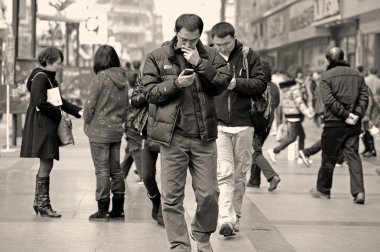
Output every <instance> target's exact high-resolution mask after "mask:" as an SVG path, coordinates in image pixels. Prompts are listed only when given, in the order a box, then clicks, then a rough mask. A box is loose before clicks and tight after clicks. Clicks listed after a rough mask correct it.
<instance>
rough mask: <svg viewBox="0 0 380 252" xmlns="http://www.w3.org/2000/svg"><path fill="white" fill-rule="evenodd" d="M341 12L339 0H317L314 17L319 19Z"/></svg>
mask: <svg viewBox="0 0 380 252" xmlns="http://www.w3.org/2000/svg"><path fill="white" fill-rule="evenodd" d="M337 14H339V1H338V0H315V2H314V19H315V20H319V19H323V18H326V17H330V16H333V15H337Z"/></svg>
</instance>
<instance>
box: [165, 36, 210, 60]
mask: <svg viewBox="0 0 380 252" xmlns="http://www.w3.org/2000/svg"><path fill="white" fill-rule="evenodd" d="M177 41H178V40H177V36H174V38H173V39H172V40H171V41H170V44H169V57H168V59H169V60H170V61H171V62H178V60H177V57H176V53H181V49H175V45H176V44H177ZM196 47H197V50H198V53H199V57H201V58H202V59H208V53H207V51H206V49H205V48H204V46H203V44H202V42H201V40H198V43H197V45H196Z"/></svg>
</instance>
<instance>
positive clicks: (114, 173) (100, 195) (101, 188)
mask: <svg viewBox="0 0 380 252" xmlns="http://www.w3.org/2000/svg"><path fill="white" fill-rule="evenodd" d="M120 143H121V142H115V143H96V142H90V148H91V156H92V161H93V162H94V166H95V175H96V195H95V196H96V200H101V199H108V198H109V197H110V191H112V193H113V194H115V193H117V194H123V195H124V192H125V184H124V176H123V172H122V171H121V168H120Z"/></svg>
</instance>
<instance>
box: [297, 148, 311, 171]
mask: <svg viewBox="0 0 380 252" xmlns="http://www.w3.org/2000/svg"><path fill="white" fill-rule="evenodd" d="M298 153H299V157H300V158H301V159H302V161H303V163H304V164H305V165H306V166H307V167H310V162H309V157H307V156H306V155H305V152H304V151H303V150H299V151H298Z"/></svg>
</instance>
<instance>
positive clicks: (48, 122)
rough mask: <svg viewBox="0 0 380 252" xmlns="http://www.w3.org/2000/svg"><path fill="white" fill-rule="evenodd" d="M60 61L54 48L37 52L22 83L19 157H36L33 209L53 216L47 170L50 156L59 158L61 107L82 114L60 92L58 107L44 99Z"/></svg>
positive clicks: (46, 97)
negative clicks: (25, 98) (24, 98)
mask: <svg viewBox="0 0 380 252" xmlns="http://www.w3.org/2000/svg"><path fill="white" fill-rule="evenodd" d="M62 61H63V54H62V52H61V51H60V50H59V49H57V48H55V47H48V48H46V49H45V50H43V51H42V52H41V53H40V54H39V55H38V62H39V64H40V65H41V66H40V67H38V68H36V69H34V70H33V71H32V73H31V74H30V76H29V78H28V81H27V83H26V87H27V89H28V91H29V92H30V102H29V106H28V110H27V112H26V116H25V125H24V130H23V136H22V143H21V152H20V157H23V158H39V160H40V166H39V169H38V173H37V175H36V189H35V197H34V203H33V209H34V211H35V212H36V214H40V215H41V216H43V217H53V218H58V217H61V214H59V213H57V212H56V211H54V210H53V209H52V206H51V204H50V197H49V183H50V173H51V170H52V168H53V162H54V159H55V160H59V146H60V140H59V137H58V131H57V129H58V125H59V124H60V122H61V120H62V116H61V110H63V111H65V112H66V113H69V114H71V115H73V116H75V117H77V118H80V117H81V114H82V108H80V107H78V106H76V105H74V104H71V103H69V102H68V101H66V100H65V99H63V98H62V97H61V96H60V95H59V96H60V98H61V102H62V104H61V105H59V106H55V105H53V104H52V103H54V102H51V100H49V99H48V93H50V92H49V91H48V90H50V89H52V88H57V87H58V85H59V83H58V82H57V80H56V79H55V75H56V72H57V71H59V69H60V67H61V64H62ZM55 104H56V103H55ZM58 104H59V103H58Z"/></svg>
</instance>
